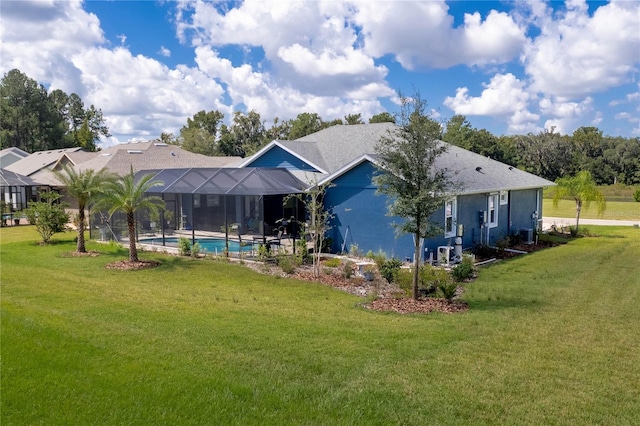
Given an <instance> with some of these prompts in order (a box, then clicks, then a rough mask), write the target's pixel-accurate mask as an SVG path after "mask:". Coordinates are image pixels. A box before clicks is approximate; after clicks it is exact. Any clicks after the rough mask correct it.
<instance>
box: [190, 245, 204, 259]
mask: <svg viewBox="0 0 640 426" xmlns="http://www.w3.org/2000/svg"><path fill="white" fill-rule="evenodd" d="M201 251H202V247H201V246H200V244H199V243H195V244H194V245H192V246H191V257H198V255H199V254H200V252H201Z"/></svg>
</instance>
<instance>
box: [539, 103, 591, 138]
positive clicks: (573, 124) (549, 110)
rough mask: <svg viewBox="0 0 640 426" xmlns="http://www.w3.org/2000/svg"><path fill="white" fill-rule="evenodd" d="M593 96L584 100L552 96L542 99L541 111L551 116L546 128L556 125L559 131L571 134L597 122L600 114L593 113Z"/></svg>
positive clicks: (546, 122)
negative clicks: (568, 99)
mask: <svg viewBox="0 0 640 426" xmlns="http://www.w3.org/2000/svg"><path fill="white" fill-rule="evenodd" d="M593 110H594V106H593V98H590V97H587V98H585V99H584V100H583V101H582V102H563V101H553V100H552V99H550V98H544V99H542V100H540V111H541V113H542V114H543V115H545V116H548V117H551V118H549V119H547V120H546V121H545V125H544V127H545V129H549V128H551V127H555V129H556V130H557V131H558V132H559V133H563V134H570V133H573V131H574V130H575V129H576V128H578V127H580V126H581V125H585V123H589V124H594V125H595V124H597V123H598V122H599V117H600V115H599V114H598V113H595V114H594V115H591V114H592V113H593Z"/></svg>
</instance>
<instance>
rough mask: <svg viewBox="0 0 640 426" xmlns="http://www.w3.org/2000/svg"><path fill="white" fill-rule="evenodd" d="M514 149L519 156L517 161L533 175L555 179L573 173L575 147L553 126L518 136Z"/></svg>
mask: <svg viewBox="0 0 640 426" xmlns="http://www.w3.org/2000/svg"><path fill="white" fill-rule="evenodd" d="M516 149H517V150H518V153H519V156H520V162H519V163H520V164H521V165H522V166H523V167H524V169H525V170H526V171H528V172H531V173H533V174H535V175H538V176H541V177H543V178H545V179H549V180H555V179H557V178H558V177H561V176H565V175H570V174H572V173H574V170H575V163H574V152H575V147H574V145H573V144H571V143H570V142H569V140H568V138H567V137H563V136H562V135H560V134H559V133H556V132H555V129H554V128H551V129H549V130H546V129H545V130H544V131H542V132H540V133H538V134H537V135H536V134H532V133H529V134H527V135H526V136H518V137H517V139H516Z"/></svg>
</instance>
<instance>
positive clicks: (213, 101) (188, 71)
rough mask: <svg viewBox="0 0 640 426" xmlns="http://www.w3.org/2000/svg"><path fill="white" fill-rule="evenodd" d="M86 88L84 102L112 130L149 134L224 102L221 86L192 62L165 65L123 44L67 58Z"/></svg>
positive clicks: (156, 133) (176, 125) (182, 121)
mask: <svg viewBox="0 0 640 426" xmlns="http://www.w3.org/2000/svg"><path fill="white" fill-rule="evenodd" d="M73 63H74V65H75V66H76V67H77V68H78V69H79V70H81V71H82V82H83V84H84V86H85V87H86V88H87V95H86V97H85V98H83V99H84V100H85V103H87V104H88V103H93V104H95V105H97V106H99V107H100V108H101V109H102V110H103V112H104V113H105V116H106V117H107V125H108V126H109V128H110V130H111V132H112V133H113V134H119V135H122V136H123V137H131V136H133V135H139V136H145V137H149V138H155V137H158V136H160V133H159V132H158V128H172V129H173V131H176V130H177V129H179V128H180V127H181V126H182V125H184V123H185V122H186V119H187V117H190V116H192V115H193V114H195V113H196V112H197V111H200V110H203V109H206V110H212V109H220V110H221V111H223V112H225V111H228V108H226V107H225V105H223V104H222V103H221V102H220V101H219V99H220V98H221V97H222V94H223V92H224V90H223V88H222V87H221V86H220V85H219V84H218V83H216V82H215V81H214V80H213V79H211V78H209V77H208V76H207V75H205V74H204V73H202V72H200V71H198V70H197V69H194V68H189V67H186V66H178V67H177V68H175V69H170V68H168V67H167V66H165V65H163V64H161V63H160V62H158V61H156V60H153V59H150V58H147V57H144V56H142V55H138V56H133V55H131V52H129V50H127V49H125V48H121V47H120V48H116V49H114V50H109V49H105V48H93V49H88V50H86V51H85V52H83V54H81V55H76V56H74V58H73Z"/></svg>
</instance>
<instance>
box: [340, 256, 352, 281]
mask: <svg viewBox="0 0 640 426" xmlns="http://www.w3.org/2000/svg"><path fill="white" fill-rule="evenodd" d="M352 275H353V262H352V261H350V260H347V261H346V262H345V263H344V264H343V265H342V276H343V277H344V278H351V276H352Z"/></svg>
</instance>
